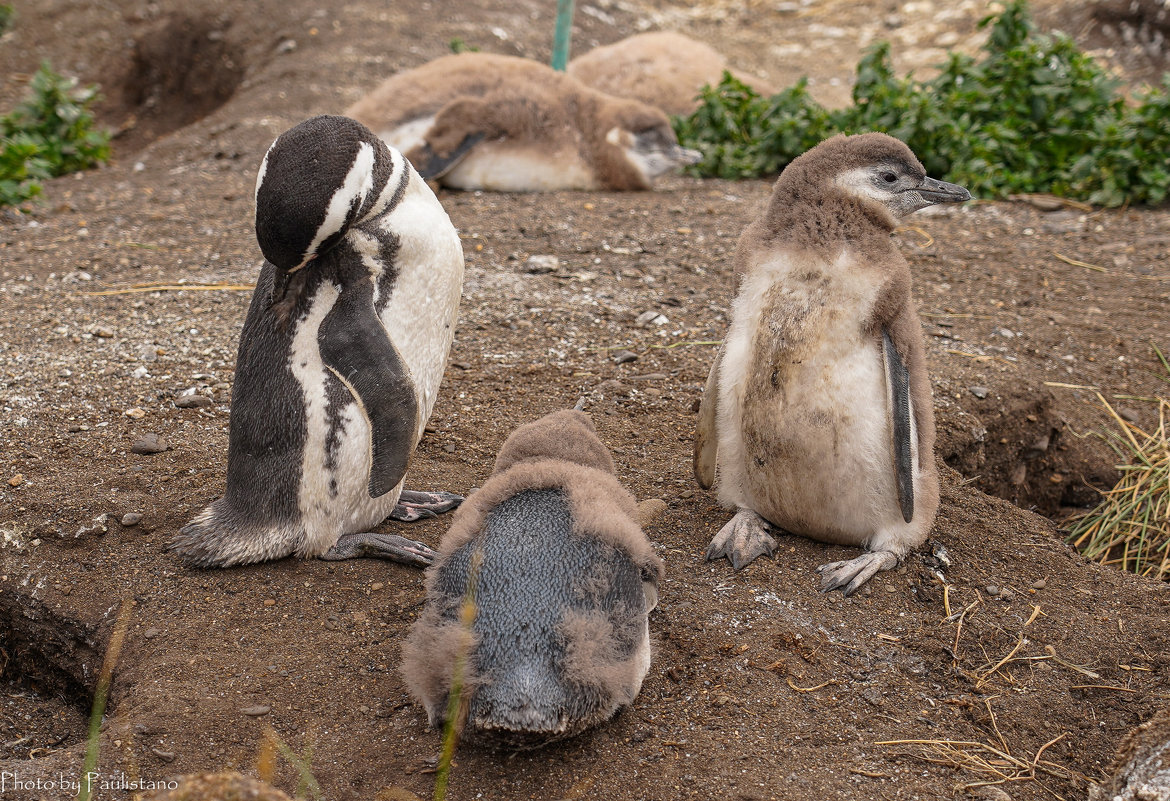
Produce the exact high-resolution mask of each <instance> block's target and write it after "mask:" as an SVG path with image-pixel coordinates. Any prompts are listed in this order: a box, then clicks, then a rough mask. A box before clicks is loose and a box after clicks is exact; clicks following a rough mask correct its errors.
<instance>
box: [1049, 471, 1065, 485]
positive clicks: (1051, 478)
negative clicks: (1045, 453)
mask: <svg viewBox="0 0 1170 801" xmlns="http://www.w3.org/2000/svg"><path fill="white" fill-rule="evenodd" d="M1048 480H1049V481H1051V482H1052V483H1053V484H1059V483H1060V482H1062V481H1064V476H1062V475H1061V474H1060V473H1053V474H1052V475H1050V476H1049V477H1048Z"/></svg>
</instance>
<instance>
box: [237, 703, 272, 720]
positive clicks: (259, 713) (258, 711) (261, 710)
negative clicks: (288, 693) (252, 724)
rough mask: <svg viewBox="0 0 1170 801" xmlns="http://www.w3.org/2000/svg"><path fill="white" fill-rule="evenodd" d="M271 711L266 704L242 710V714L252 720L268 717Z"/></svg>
mask: <svg viewBox="0 0 1170 801" xmlns="http://www.w3.org/2000/svg"><path fill="white" fill-rule="evenodd" d="M270 711H271V707H268V706H265V705H264V704H256V705H254V706H246V707H244V708H243V709H241V710H240V714H243V715H247V716H248V717H250V718H259V717H263V716H264V715H267V714H268V713H269V712H270Z"/></svg>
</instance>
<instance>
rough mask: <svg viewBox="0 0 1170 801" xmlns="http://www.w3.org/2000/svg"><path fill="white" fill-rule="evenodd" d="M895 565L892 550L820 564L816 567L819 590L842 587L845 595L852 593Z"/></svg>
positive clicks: (896, 561) (871, 552) (825, 590)
mask: <svg viewBox="0 0 1170 801" xmlns="http://www.w3.org/2000/svg"><path fill="white" fill-rule="evenodd" d="M897 566H898V557H897V556H896V555H895V554H894V553H893V552H892V551H870V552H869V553H863V554H862V555H861V556H859V557H857V558H856V559H847V560H845V561H843V562H830V563H829V564H827V565H821V566H820V567H818V568H817V572H818V573H820V574H821V592H829V591H831V590H836V589H840V588H842V587H844V588H845V589H844V593H845V595H852V594H853V593H855V592H857V590H858V588H860V587H861V585H862V584H864V583H865V582H867V581H869V580H870V579H871V578H873V576H874V575H875V574H876V573H878V572H880V571H882V570H890V569H892V568H895V567H897Z"/></svg>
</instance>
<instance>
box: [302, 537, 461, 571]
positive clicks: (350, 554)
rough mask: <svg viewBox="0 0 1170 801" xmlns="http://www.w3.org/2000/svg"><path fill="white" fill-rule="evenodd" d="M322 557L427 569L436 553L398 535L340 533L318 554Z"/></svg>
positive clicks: (327, 559)
mask: <svg viewBox="0 0 1170 801" xmlns="http://www.w3.org/2000/svg"><path fill="white" fill-rule="evenodd" d="M321 558H322V559H324V560H326V561H329V562H337V561H341V560H343V559H362V558H371V559H388V560H390V561H391V562H398V563H399V564H403V565H408V566H410V567H430V566H431V565H432V564H434V562H435V559H436V558H438V554H437V553H435V552H434V551H433V550H431V549H430V547H428V546H426V545H424V544H423V543H421V542H416V541H415V540H408V539H407V538H406V537H399V536H398V535H397V534H375V533H372V532H361V533H355V534H342V535H341V536H340V537H338V538H337V544H336V545H334V546H333V547H332V548H330V549H329V550H328V551H326V552H325V553H323V554H321Z"/></svg>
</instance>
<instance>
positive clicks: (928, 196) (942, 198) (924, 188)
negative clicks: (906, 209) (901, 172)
mask: <svg viewBox="0 0 1170 801" xmlns="http://www.w3.org/2000/svg"><path fill="white" fill-rule="evenodd" d="M916 191H917V192H918V194H919V195H920V196H921V197H922V199H923V200H925V201H927V202H928V203H930V204H934V203H963V202H965V201H968V200H970V199H971V193H970V192H968V191H967V190H966V189H964V188H963V187H961V186H959V185H958V184H952V183H947V182H946V181H939V180H937V179H935V178H931V177H930V176H927V177H926V178H923V179H922V185H921V186H919V187H918V189H917V190H916Z"/></svg>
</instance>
